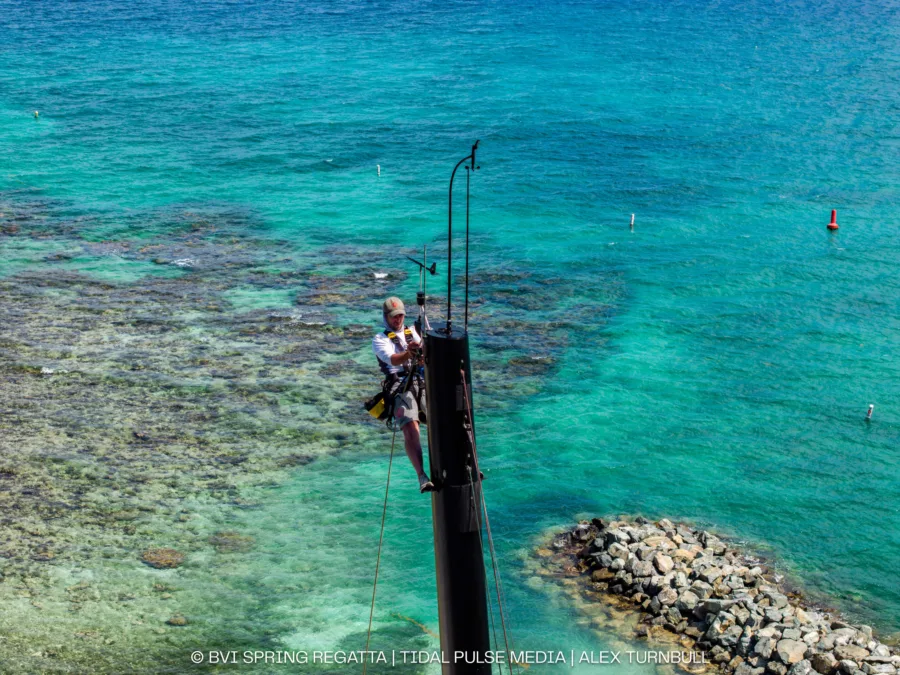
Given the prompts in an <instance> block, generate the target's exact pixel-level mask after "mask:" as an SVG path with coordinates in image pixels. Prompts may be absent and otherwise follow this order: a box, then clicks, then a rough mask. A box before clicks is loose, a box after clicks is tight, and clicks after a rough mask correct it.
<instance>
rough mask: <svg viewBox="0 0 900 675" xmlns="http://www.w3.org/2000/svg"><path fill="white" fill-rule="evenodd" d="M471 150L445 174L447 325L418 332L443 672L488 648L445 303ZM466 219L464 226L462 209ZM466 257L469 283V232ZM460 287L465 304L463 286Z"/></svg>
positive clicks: (476, 525) (475, 512)
mask: <svg viewBox="0 0 900 675" xmlns="http://www.w3.org/2000/svg"><path fill="white" fill-rule="evenodd" d="M477 148H478V141H476V142H475V145H473V146H472V153H471V154H470V155H469V156H468V157H465V158H464V159H462V160H460V161H459V162H458V163H457V164H456V166H455V167H454V168H453V173H452V174H451V175H450V198H449V211H448V214H447V229H448V235H447V238H448V242H447V243H448V250H447V260H448V265H447V322H446V324H436V325H435V327H434V328H433V329H432V330H430V331H427V332H426V333H425V383H426V390H427V397H428V461H429V465H430V470H431V480H432V482H433V483H434V484H435V492H433V493H432V497H431V500H432V502H431V503H432V522H433V525H434V558H435V571H436V575H437V589H438V614H439V617H440V631H441V651H442V652H443V656H444V661H446V662H447V663H444V665H443V672H444V674H445V675H458V674H460V675H461V674H463V673H465V674H467V675H468V674H469V673H477V674H479V675H480V674H482V673H484V674H489V673H490V672H491V665H490V663H489V662H488V659H487V652H488V651H489V650H490V648H491V642H490V634H489V630H488V629H489V622H488V604H487V582H486V578H485V569H484V554H483V550H482V546H481V509H480V505H481V503H482V502H481V474H480V472H479V470H478V464H477V460H476V455H475V451H474V448H473V447H472V444H473V442H474V437H475V436H474V434H475V431H474V423H475V420H474V419H472V415H473V414H472V410H473V407H472V400H471V391H472V384H471V382H472V381H471V363H470V360H469V335H468V331H467V326H466V325H463V327H462V328H459V327H457V328H454V327H453V325H452V323H451V306H450V297H451V295H450V294H451V278H452V269H451V267H450V264H449V263H450V261H452V255H453V253H452V249H453V240H452V237H453V178H454V177H455V176H456V170H457V169H459V167H460V166H461V165H462V164H463V163H465V162H467V161H471V164H470V166H467V167H466V170H467V172H468V171H472V170H474V169H475V168H476V167H475V151H476V149H477ZM467 178H468V175H467ZM467 183H468V181H467ZM466 206H467V207H468V195H467V199H466ZM466 220H467V224H468V209H467V214H466ZM467 229H468V228H467ZM466 262H467V265H466V267H467V269H466V285H467V286H468V236H467V241H466ZM466 291H467V292H466V304H467V305H468V288H467V289H466ZM466 318H468V306H467V307H466ZM463 378H465V381H463ZM467 398H468V400H466V399H467Z"/></svg>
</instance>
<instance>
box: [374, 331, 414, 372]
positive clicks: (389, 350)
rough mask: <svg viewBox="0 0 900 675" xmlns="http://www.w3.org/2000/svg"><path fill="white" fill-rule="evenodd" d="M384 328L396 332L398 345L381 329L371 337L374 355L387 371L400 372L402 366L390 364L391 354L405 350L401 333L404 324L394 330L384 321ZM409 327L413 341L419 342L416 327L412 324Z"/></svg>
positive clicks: (404, 341) (404, 340)
mask: <svg viewBox="0 0 900 675" xmlns="http://www.w3.org/2000/svg"><path fill="white" fill-rule="evenodd" d="M385 329H386V330H391V331H393V332H395V333H396V334H397V338H398V339H399V340H400V345H399V346H398V345H395V344H394V341H393V340H391V339H390V338H389V337H388V336H387V335H385V334H384V331H381V332H380V333H376V334H375V337H373V338H372V349H373V351H374V352H375V356H377V357H378V360H379V361H381V362H382V363H384V364H385V365H386V366H387V367H388V372H390V373H401V372H403V366H402V365H400V366H395V365H392V364H391V356H392V355H394V354H399V353H400V352H405V351H406V336H405V335H404V334H403V332H404V330H405V326H404V327H402V328H401V329H400V330H397V331H395V330H394V329H393V328H391V327H390V326H388V325H387V324H386V323H385ZM409 329H410V331H412V339H413V342H420V341H421V340H420V339H419V334H418V333H417V332H416V329H415V328H413V327H412V326H410V327H409Z"/></svg>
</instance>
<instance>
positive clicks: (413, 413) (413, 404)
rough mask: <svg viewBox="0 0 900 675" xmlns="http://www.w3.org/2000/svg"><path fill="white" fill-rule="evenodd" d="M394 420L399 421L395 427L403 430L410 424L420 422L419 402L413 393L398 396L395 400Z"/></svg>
mask: <svg viewBox="0 0 900 675" xmlns="http://www.w3.org/2000/svg"><path fill="white" fill-rule="evenodd" d="M394 419H396V420H397V424H396V425H395V426H396V428H398V429H402V428H403V427H405V426H406V425H407V424H409V423H410V422H418V421H419V402H418V401H416V397H415V394H414V393H413V392H412V391H408V392H406V393H405V394H397V397H396V398H395V399H394Z"/></svg>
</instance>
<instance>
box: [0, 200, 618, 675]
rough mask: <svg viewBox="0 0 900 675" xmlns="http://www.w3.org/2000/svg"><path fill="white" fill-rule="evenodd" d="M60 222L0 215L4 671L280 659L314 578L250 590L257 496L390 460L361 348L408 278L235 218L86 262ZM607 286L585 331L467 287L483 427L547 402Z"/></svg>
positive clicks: (533, 303)
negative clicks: (345, 467)
mask: <svg viewBox="0 0 900 675" xmlns="http://www.w3.org/2000/svg"><path fill="white" fill-rule="evenodd" d="M59 211H60V205H59V204H53V203H49V202H42V201H40V200H31V201H29V200H18V201H16V202H15V204H13V203H10V202H8V201H7V202H5V203H4V204H3V207H2V208H0V213H2V217H0V248H2V249H3V251H4V252H5V254H6V255H5V258H6V259H7V260H8V261H9V262H8V264H6V265H5V266H4V267H3V268H2V269H0V296H2V298H3V302H2V303H0V323H2V325H3V326H4V331H3V334H2V338H0V385H2V386H0V411H2V416H0V427H2V437H0V485H2V489H0V503H2V512H3V514H4V515H3V517H2V519H0V557H2V574H3V577H2V583H0V601H2V602H3V603H4V605H5V606H6V607H7V608H9V611H8V612H5V613H4V619H3V620H2V622H3V632H4V636H5V639H4V640H3V642H2V643H0V652H2V653H3V661H4V662H5V663H8V664H13V665H14V668H18V669H24V670H30V669H35V668H37V669H43V668H48V667H52V664H57V665H60V667H62V666H61V664H68V665H69V666H72V664H75V665H74V666H73V667H75V668H76V669H77V667H79V664H80V667H82V668H87V667H90V668H91V669H92V670H93V671H94V672H103V671H110V672H112V671H115V670H118V669H120V668H121V667H123V664H127V667H128V668H129V669H134V670H146V669H151V668H153V667H157V666H159V664H167V666H166V667H170V668H172V669H175V670H177V669H178V668H179V667H184V655H185V654H186V653H187V651H186V650H188V649H189V647H190V646H191V645H196V644H201V643H203V644H223V643H227V644H229V645H230V646H231V647H232V648H235V649H236V648H238V647H239V646H240V645H248V648H253V649H261V648H266V645H269V647H271V646H272V645H273V644H275V645H277V644H280V642H279V640H280V637H281V636H283V635H285V634H290V633H291V632H292V631H296V623H295V622H294V619H290V618H288V617H289V616H290V613H289V612H288V613H282V614H281V615H279V612H277V611H268V610H267V609H266V608H267V607H268V606H269V605H271V604H275V605H277V604H279V602H282V601H283V600H284V598H283V595H284V594H285V593H287V594H288V595H290V594H291V593H295V594H302V593H303V592H304V590H306V591H308V590H309V588H308V585H309V584H310V583H311V581H312V580H311V579H309V578H307V577H306V576H305V575H304V574H303V573H302V572H303V570H299V571H298V570H295V572H300V573H299V574H295V576H294V580H295V582H296V584H295V586H294V587H293V590H291V587H290V586H288V587H287V589H286V588H285V586H284V585H283V584H277V585H274V586H267V585H266V582H265V579H257V580H256V581H254V580H252V579H250V578H248V577H249V572H248V570H249V569H251V567H252V561H253V560H254V559H255V558H254V556H257V557H258V556H259V555H261V554H260V552H259V551H258V547H259V546H260V540H261V539H262V540H264V541H265V540H266V539H267V535H265V534H261V533H260V532H259V521H260V519H265V516H262V515H261V514H260V511H261V510H264V509H265V500H266V493H267V490H269V489H271V488H272V487H273V486H279V485H283V484H285V483H287V482H289V481H291V480H292V476H295V475H296V472H302V471H305V470H308V469H309V467H310V466H311V465H312V464H314V463H315V462H316V461H317V460H319V459H321V458H323V457H327V456H331V455H340V453H342V452H343V453H346V452H353V453H356V454H357V456H362V457H368V458H374V457H377V456H379V455H381V456H383V454H384V452H385V448H384V444H385V442H386V438H387V436H386V434H385V433H384V430H383V428H382V427H381V426H380V423H377V422H375V421H372V420H371V419H370V418H368V416H367V415H365V413H364V411H363V410H362V408H361V402H362V400H364V399H365V398H367V397H368V396H369V395H370V394H371V393H373V392H374V391H375V390H376V389H377V387H378V382H379V381H380V375H379V374H378V372H377V369H375V367H374V361H373V357H372V354H371V347H370V339H371V335H372V334H373V332H374V331H375V330H378V319H379V307H380V302H381V301H382V299H383V298H384V297H385V295H387V294H389V293H393V292H394V289H395V288H398V287H401V288H403V287H408V286H409V285H410V284H414V283H415V278H414V277H415V274H414V273H413V274H412V275H411V274H410V267H412V265H411V264H409V263H404V262H403V257H402V256H400V255H398V256H396V257H395V258H385V257H384V256H383V254H382V253H380V252H379V250H377V249H366V248H361V247H350V246H345V245H337V244H336V245H334V246H331V247H326V248H324V249H321V250H317V251H315V252H314V253H311V252H309V251H305V250H298V247H297V246H296V244H292V243H290V242H287V241H280V242H279V241H278V240H274V241H273V240H272V239H271V238H267V239H262V238H260V237H257V236H254V234H253V222H252V218H251V217H250V215H248V214H246V213H240V214H236V213H227V212H225V211H223V210H215V209H211V210H208V211H206V212H203V211H197V210H182V209H173V210H171V211H170V212H167V213H154V214H151V215H150V216H148V222H149V226H148V227H147V228H145V229H144V230H142V231H139V232H141V234H139V235H137V236H130V237H128V236H123V233H121V232H117V233H113V234H114V236H113V237H111V238H109V239H104V240H101V241H96V240H93V239H89V238H88V237H86V236H84V233H85V230H83V229H82V226H81V223H80V221H77V220H74V221H73V220H72V219H71V218H68V217H67V216H65V215H60V214H59ZM90 232H91V233H92V234H94V235H95V234H96V230H95V229H91V230H90ZM409 253H414V252H409ZM17 260H18V261H22V260H25V261H27V263H28V264H27V265H23V266H22V267H19V266H17ZM376 271H380V272H379V277H380V278H376V275H375V272H376ZM404 285H405V286H404ZM615 286H616V284H615V280H614V279H610V280H608V283H606V288H604V289H603V290H604V293H603V294H602V297H603V301H602V302H601V301H600V300H599V299H598V302H597V305H596V306H595V305H589V304H584V305H583V306H582V307H581V310H580V311H581V312H582V313H583V314H582V316H581V319H582V320H583V321H584V322H585V325H583V326H581V327H579V326H578V325H577V324H578V321H579V314H578V312H573V310H572V308H571V307H567V306H566V305H565V300H566V297H565V294H564V293H563V294H560V293H559V292H558V291H557V290H556V288H557V287H556V285H555V284H554V281H553V279H545V278H540V277H539V276H538V275H535V274H533V273H524V272H522V273H480V272H479V271H478V270H473V276H472V297H471V302H470V312H471V316H472V318H473V320H476V319H477V321H478V322H479V325H480V331H479V335H478V338H477V341H476V342H475V343H474V344H473V352H474V353H477V357H478V359H479V368H478V370H477V374H476V378H477V379H476V382H475V390H476V391H477V392H478V393H477V399H476V402H477V405H478V406H479V407H483V408H484V409H485V410H490V409H492V408H502V407H503V406H508V405H510V404H511V403H512V402H514V401H515V400H516V399H521V398H522V397H527V396H529V395H530V394H533V393H536V392H538V391H539V390H540V381H541V378H542V377H544V376H546V375H547V373H549V372H551V371H552V370H553V369H554V368H555V367H556V364H555V361H554V354H556V353H558V352H559V351H560V350H561V349H562V348H563V347H564V345H565V342H566V340H568V339H570V338H571V336H572V335H573V334H578V333H579V332H581V333H583V334H589V333H590V331H591V330H596V328H597V326H598V322H599V321H602V317H603V312H610V311H612V309H611V308H612V306H613V303H614V299H615ZM598 290H599V288H598ZM599 297H601V296H600V294H599V293H598V298H599ZM488 298H490V300H488ZM440 302H441V298H440V296H436V297H435V298H434V306H435V307H437V306H438V304H439V303H440ZM535 310H540V312H539V315H538V316H536V314H535ZM588 317H590V328H588V327H587V319H588ZM598 317H599V319H598ZM513 336H515V337H513ZM404 461H405V459H404ZM289 529H290V531H291V532H294V528H293V527H290V526H289ZM294 533H295V534H296V535H297V536H299V537H300V538H302V537H303V526H302V525H301V526H300V529H299V531H296V532H294ZM268 554H269V553H266V555H268ZM257 562H258V561H257ZM262 569H265V566H262ZM307 571H310V570H307ZM276 598H280V600H277V601H276ZM299 604H300V605H301V606H302V604H303V603H302V602H301V603H299ZM173 617H174V620H173ZM179 617H183V618H184V619H185V620H186V621H185V622H182V621H181V619H180V618H179ZM404 625H405V627H403V626H404ZM398 626H400V627H401V628H398ZM383 630H387V631H388V633H389V634H390V635H393V633H394V632H395V631H397V630H400V631H401V633H403V632H404V631H405V632H407V633H409V636H408V638H409V640H411V641H412V642H411V644H412V643H415V641H416V639H418V638H416V636H421V635H422V631H421V629H419V628H416V627H415V622H413V623H410V622H409V621H399V622H397V623H396V625H392V626H388V627H387V628H384V629H383ZM382 637H384V636H383V635H382ZM394 637H396V636H394ZM348 639H350V638H348ZM34 645H40V648H37V649H36V648H35V647H34Z"/></svg>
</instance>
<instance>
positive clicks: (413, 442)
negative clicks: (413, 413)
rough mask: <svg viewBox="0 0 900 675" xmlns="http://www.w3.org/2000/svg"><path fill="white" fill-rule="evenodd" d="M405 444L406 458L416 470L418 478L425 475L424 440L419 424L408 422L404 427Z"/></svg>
mask: <svg viewBox="0 0 900 675" xmlns="http://www.w3.org/2000/svg"><path fill="white" fill-rule="evenodd" d="M403 444H404V445H405V446H406V456H407V457H409V461H410V463H412V465H413V468H414V469H415V470H416V476H421V475H422V474H423V473H425V471H424V469H423V468H422V439H421V437H420V436H419V423H418V422H408V423H407V424H405V425H404V426H403Z"/></svg>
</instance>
